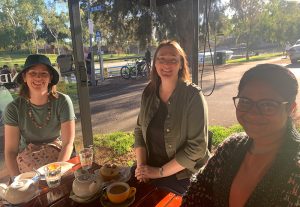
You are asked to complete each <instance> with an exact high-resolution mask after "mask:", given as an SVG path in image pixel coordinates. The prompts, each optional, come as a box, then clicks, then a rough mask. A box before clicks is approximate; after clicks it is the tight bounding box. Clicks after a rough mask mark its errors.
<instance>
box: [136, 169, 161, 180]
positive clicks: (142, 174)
mask: <svg viewBox="0 0 300 207" xmlns="http://www.w3.org/2000/svg"><path fill="white" fill-rule="evenodd" d="M136 177H137V178H142V179H147V180H149V179H156V178H160V177H161V176H160V174H159V168H158V167H151V166H149V165H140V166H139V167H137V169H136ZM138 180H139V179H138Z"/></svg>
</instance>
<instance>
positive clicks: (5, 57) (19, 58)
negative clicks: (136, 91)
mask: <svg viewBox="0 0 300 207" xmlns="http://www.w3.org/2000/svg"><path fill="white" fill-rule="evenodd" d="M28 55H29V54H26V53H20V54H14V53H13V54H10V53H0V66H1V67H2V66H3V65H8V66H9V67H13V65H14V64H19V67H20V68H22V67H23V65H24V63H25V60H26V58H27V56H28ZM44 55H46V56H47V57H49V59H50V61H51V63H52V64H56V58H57V54H44ZM133 56H138V55H137V54H105V55H103V59H104V60H105V61H107V62H115V61H118V60H110V59H114V58H126V57H133ZM94 61H95V62H96V61H98V56H97V55H95V60H94Z"/></svg>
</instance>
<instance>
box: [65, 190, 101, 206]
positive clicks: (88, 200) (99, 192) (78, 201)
mask: <svg viewBox="0 0 300 207" xmlns="http://www.w3.org/2000/svg"><path fill="white" fill-rule="evenodd" d="M101 192H102V188H99V190H98V191H97V192H96V193H95V194H94V195H92V196H90V197H87V198H81V197H78V196H77V195H75V194H74V192H73V190H71V193H70V196H69V198H71V199H72V200H73V201H75V202H77V203H90V202H92V201H94V200H96V199H97V198H99V196H100V195H101Z"/></svg>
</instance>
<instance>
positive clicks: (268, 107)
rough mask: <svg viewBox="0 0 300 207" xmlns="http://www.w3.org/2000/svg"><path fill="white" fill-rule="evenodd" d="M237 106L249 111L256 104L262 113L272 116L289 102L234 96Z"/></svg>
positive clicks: (239, 108) (240, 109) (241, 110)
mask: <svg viewBox="0 0 300 207" xmlns="http://www.w3.org/2000/svg"><path fill="white" fill-rule="evenodd" d="M232 99H233V102H234V106H235V108H236V109H237V110H238V111H240V112H249V111H250V110H251V109H252V107H253V106H256V108H257V109H258V111H259V112H260V114H262V115H266V116H270V115H274V114H276V113H277V112H278V111H279V109H280V107H281V106H282V105H285V104H288V103H289V102H285V101H284V102H280V101H275V100H271V99H262V100H259V101H252V100H251V99H249V98H244V97H233V98H232Z"/></svg>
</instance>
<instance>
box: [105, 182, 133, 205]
mask: <svg viewBox="0 0 300 207" xmlns="http://www.w3.org/2000/svg"><path fill="white" fill-rule="evenodd" d="M135 193H136V188H135V187H130V186H129V185H128V184H127V183H124V182H114V183H112V184H110V185H109V186H108V187H107V189H106V194H107V197H108V199H109V200H110V202H112V203H122V202H124V201H126V200H127V199H128V198H131V197H133V196H134V195H135Z"/></svg>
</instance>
